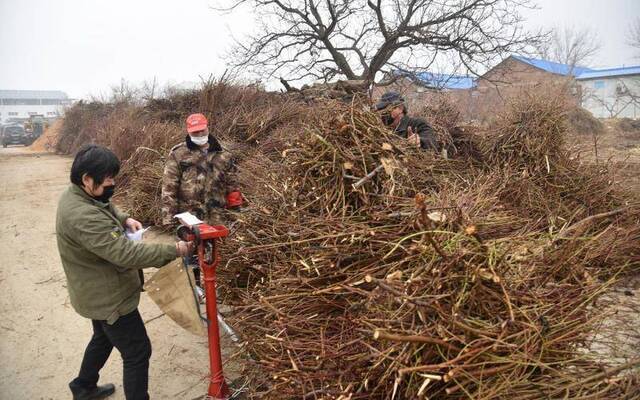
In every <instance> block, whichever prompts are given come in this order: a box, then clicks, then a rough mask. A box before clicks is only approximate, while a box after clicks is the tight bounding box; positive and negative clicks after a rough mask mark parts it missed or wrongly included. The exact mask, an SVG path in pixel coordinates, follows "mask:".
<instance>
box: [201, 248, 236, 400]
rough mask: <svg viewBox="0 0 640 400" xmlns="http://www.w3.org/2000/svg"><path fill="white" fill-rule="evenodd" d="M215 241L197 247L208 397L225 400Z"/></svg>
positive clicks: (226, 394) (225, 385) (226, 392)
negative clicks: (206, 346)
mask: <svg viewBox="0 0 640 400" xmlns="http://www.w3.org/2000/svg"><path fill="white" fill-rule="evenodd" d="M208 243H211V245H212V246H213V249H212V252H213V263H212V264H208V263H207V262H206V260H205V253H204V248H205V246H206V245H207V244H208ZM216 244H217V243H216V239H208V240H203V241H202V243H201V244H200V246H198V258H199V260H200V269H201V270H202V272H203V274H204V292H205V296H206V297H205V298H206V301H205V302H206V307H207V319H208V321H209V323H208V328H207V330H208V334H209V363H210V369H211V380H210V382H209V391H208V393H207V394H208V395H209V396H210V397H212V398H213V399H216V400H226V399H227V398H228V397H229V395H230V392H229V387H228V386H227V383H226V382H225V380H224V375H223V373H222V354H221V352H220V333H219V331H218V306H217V300H216V267H217V266H218V263H219V262H220V257H219V254H218V247H217V246H216Z"/></svg>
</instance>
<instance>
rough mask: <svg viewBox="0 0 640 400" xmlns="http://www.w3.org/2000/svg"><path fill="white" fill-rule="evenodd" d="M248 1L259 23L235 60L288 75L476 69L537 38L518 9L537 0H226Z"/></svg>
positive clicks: (357, 76) (268, 73)
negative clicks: (446, 64) (449, 62)
mask: <svg viewBox="0 0 640 400" xmlns="http://www.w3.org/2000/svg"><path fill="white" fill-rule="evenodd" d="M243 5H246V6H250V7H252V8H253V9H254V10H255V13H257V16H258V19H259V21H260V25H261V26H259V27H258V29H257V32H258V33H257V34H254V35H251V36H250V37H248V38H246V40H245V39H243V40H240V41H238V43H237V46H236V47H235V49H234V50H233V51H232V54H231V60H232V62H233V64H234V65H235V67H240V68H243V69H245V70H251V71H253V72H255V73H257V74H259V75H260V76H262V77H264V78H273V77H278V76H279V77H282V78H285V79H287V80H290V81H300V80H313V79H317V80H322V81H325V82H326V81H330V80H333V79H336V78H343V79H344V78H346V79H349V80H352V79H353V80H365V81H366V82H368V83H371V82H374V81H375V80H376V78H380V77H381V76H384V75H385V74H388V73H392V72H393V71H398V70H402V71H408V72H419V71H426V70H427V69H428V68H429V66H430V65H431V64H432V63H434V62H436V60H439V59H442V58H447V59H450V58H452V56H453V57H455V59H456V61H457V62H459V64H460V65H462V66H463V67H464V68H465V69H466V70H468V71H470V72H472V73H475V72H476V71H478V70H479V69H481V68H482V67H486V66H490V65H492V64H494V63H495V62H496V61H497V60H499V59H502V58H505V57H506V56H507V55H508V54H510V53H512V52H521V51H523V50H524V49H525V48H526V47H528V45H530V44H531V43H532V42H535V41H536V40H538V39H539V34H530V33H528V32H526V31H525V30H524V29H523V27H522V21H523V19H522V17H521V15H520V13H519V11H520V10H521V8H522V7H533V4H532V3H531V0H227V4H226V5H225V6H224V9H225V10H228V11H232V10H233V9H234V8H236V7H241V6H243Z"/></svg>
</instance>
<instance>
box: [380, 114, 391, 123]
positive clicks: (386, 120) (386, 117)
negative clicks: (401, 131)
mask: <svg viewBox="0 0 640 400" xmlns="http://www.w3.org/2000/svg"><path fill="white" fill-rule="evenodd" d="M381 118H382V123H383V124H385V125H386V126H391V125H392V124H393V117H392V116H391V114H383V115H382V117H381Z"/></svg>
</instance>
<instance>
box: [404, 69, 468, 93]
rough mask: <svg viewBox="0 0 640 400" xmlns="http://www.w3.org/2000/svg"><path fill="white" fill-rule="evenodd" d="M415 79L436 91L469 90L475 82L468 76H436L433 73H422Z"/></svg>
mask: <svg viewBox="0 0 640 400" xmlns="http://www.w3.org/2000/svg"><path fill="white" fill-rule="evenodd" d="M416 77H417V78H418V79H419V80H420V81H422V83H424V84H425V85H427V86H429V87H434V88H438V89H471V88H472V87H474V86H475V85H476V84H475V80H474V79H473V77H471V76H468V75H454V74H437V73H435V72H422V73H419V74H416Z"/></svg>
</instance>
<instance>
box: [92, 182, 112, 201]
mask: <svg viewBox="0 0 640 400" xmlns="http://www.w3.org/2000/svg"><path fill="white" fill-rule="evenodd" d="M115 191H116V185H110V186H105V187H104V191H103V192H102V194H101V195H100V196H94V197H93V198H94V199H96V200H98V201H99V202H101V203H108V202H109V199H110V198H111V196H113V192H115Z"/></svg>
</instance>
